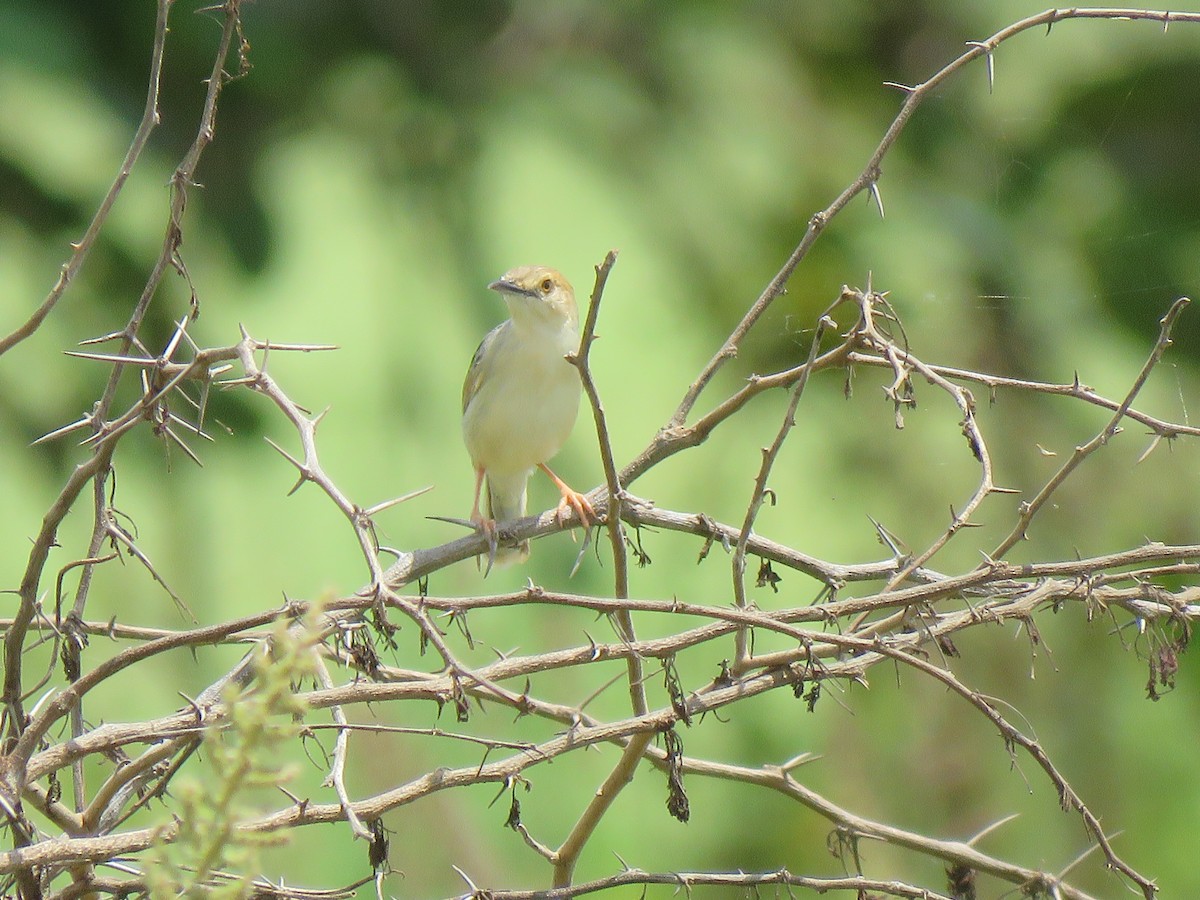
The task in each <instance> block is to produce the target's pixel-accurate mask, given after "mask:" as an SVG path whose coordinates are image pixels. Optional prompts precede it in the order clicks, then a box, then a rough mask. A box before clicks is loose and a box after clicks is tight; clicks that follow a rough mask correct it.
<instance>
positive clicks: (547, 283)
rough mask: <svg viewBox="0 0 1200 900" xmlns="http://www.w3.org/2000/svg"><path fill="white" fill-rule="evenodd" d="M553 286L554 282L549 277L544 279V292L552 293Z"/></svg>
mask: <svg viewBox="0 0 1200 900" xmlns="http://www.w3.org/2000/svg"><path fill="white" fill-rule="evenodd" d="M553 287H554V282H553V281H551V280H550V279H549V278H543V279H542V293H543V294H548V293H550V289H551V288H553Z"/></svg>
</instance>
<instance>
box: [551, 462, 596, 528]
mask: <svg viewBox="0 0 1200 900" xmlns="http://www.w3.org/2000/svg"><path fill="white" fill-rule="evenodd" d="M538 468H539V469H541V470H542V471H543V472H545V473H546V474H547V475H549V476H550V480H551V481H553V482H554V484H555V486H556V487H557V488H558V492H559V493H560V494H562V500H560V501H559V502H558V508H557V509H555V510H554V517H555V518H556V519H557V520H558V524H559V525H562V524H563V523H564V521H565V519H566V517H567V516H569V515H570V511H571V510H574V511H575V514H576V515H578V516H579V521H580V522H582V523H583V526H584V527H585V528H588V527H590V526H592V525H593V524H595V522H596V518H597V517H596V510H594V509H592V504H591V503H589V502H588V498H587V497H585V496H584V495H583V494H581V493H579V491H576V490H573V489H572V488H571V487H570V486H569V485H568V484H567V483H566V482H565V481H563V480H562V479H561V478H559V477H558V476H557V475H555V474H554V473H553V472H551V471H550V467H549V466H548V465H546V464H545V463H540V464H539V465H538Z"/></svg>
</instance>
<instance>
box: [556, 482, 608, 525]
mask: <svg viewBox="0 0 1200 900" xmlns="http://www.w3.org/2000/svg"><path fill="white" fill-rule="evenodd" d="M560 490H561V491H562V499H561V500H559V501H558V506H557V507H556V508H555V510H554V518H555V519H556V520H557V521H558V524H559V526H560V527H561V526H562V525H563V524H564V523H565V522H566V519H567V517H568V516H570V515H571V512H572V511H574V512H575V514H576V515H577V516H579V521H580V522H582V523H583V527H584V528H590V527H591V526H592V525H593V524H595V522H596V518H597V516H596V510H594V509H593V508H592V504H591V502H590V501H589V500H588V498H587V497H586V496H585V495H583V494H581V493H579V492H578V491H573V490H571V489H570V488H569V487H567V486H566V485H565V484H564V485H562V487H561V488H560Z"/></svg>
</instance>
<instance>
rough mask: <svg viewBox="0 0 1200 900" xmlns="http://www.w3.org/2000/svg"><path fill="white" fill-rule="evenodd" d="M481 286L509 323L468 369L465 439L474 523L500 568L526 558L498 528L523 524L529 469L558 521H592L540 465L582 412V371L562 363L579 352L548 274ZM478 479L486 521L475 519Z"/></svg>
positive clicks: (558, 287) (572, 323) (561, 288)
mask: <svg viewBox="0 0 1200 900" xmlns="http://www.w3.org/2000/svg"><path fill="white" fill-rule="evenodd" d="M488 287H489V288H490V289H491V290H493V291H497V292H498V293H499V294H500V295H501V296H502V297H503V298H504V301H505V303H507V304H508V311H509V315H510V316H511V318H510V319H508V321H506V322H503V323H501V324H500V325H497V326H496V327H495V328H493V329H492V330H491V331H490V332H488V334H487V336H486V337H485V338H484V339H483V341H482V343H480V345H479V349H478V350H476V351H475V357H474V359H472V360H471V367H470V368H469V369H468V370H467V378H466V381H465V382H463V393H462V405H463V418H462V431H463V442H464V443H465V444H466V445H467V453H469V454H470V456H471V463H472V465H473V466H474V467H475V503H474V505H473V506H472V508H471V521H472V522H474V523H475V524H476V525H478V526H479V527H480V528H481V529H482V530H483V532H484V533H485V534H486V535H487V536H488V541H489V544H490V545H491V556H492V557H493V560H492V561H494V562H495V563H496V564H497V565H506V564H508V563H513V562H524V561H525V560H526V559H528V558H529V542H528V541H521V542H520V543H519V544H517V545H516V546H509V547H499V548H497V547H496V546H495V541H496V523H497V522H498V521H499V522H503V521H507V520H510V519H516V518H520V517H521V516H523V515H525V486H526V484H527V482H528V481H529V476H530V475H532V474H533V470H534V469H535V468H539V469H541V470H542V471H543V472H545V473H546V474H547V475H549V476H550V479H551V480H552V481H553V482H554V484H555V485H556V486H557V487H558V490H559V492H560V493H561V494H562V500H561V501H560V502H559V504H558V509H557V511H556V515H557V516H558V518H559V521H560V522H561V521H562V517H563V516H564V515H566V514H567V512H568V510H574V511H575V512H576V513H578V515H579V518H580V520H581V521H582V522H583V524H584V525H590V524H591V523H592V522H593V521H594V520H595V517H596V513H595V510H593V509H592V505H591V503H589V502H588V500H587V498H586V497H584V496H583V494H580V493H578V492H577V491H574V490H572V489H571V488H570V487H568V486H567V484H566V483H565V482H564V481H563V480H562V479H561V478H559V477H558V476H557V475H555V474H554V473H553V472H552V471H550V467H549V466H547V465H546V462H547V461H548V460H549V459H550V458H551V457H553V456H554V454H556V453H557V452H558V451H559V448H561V447H562V445H563V443H564V442H565V441H566V440H567V437H568V436H569V435H570V433H571V429H572V427H574V425H575V417H576V415H577V414H578V412H579V395H580V391H581V384H580V381H579V372H578V371H577V370H576V369H575V367H574V366H573V365H571V364H570V363H569V362H567V360H566V359H565V358H564V357H565V356H566V355H567V354H568V353H572V352H574V351H575V350H577V349H578V342H579V336H578V332H579V312H578V310H577V308H576V306H575V292H574V290H573V289H572V288H571V285H570V283H569V282H568V281H567V279H565V278H564V277H563V276H562V275H561V274H560V273H558V272H556V271H555V270H554V269H550V268H547V267H546V266H521V267H519V268H516V269H512V270H511V271H509V272H507V273H505V275H504V276H503V277H502V278H500V279H499V280H498V281H493V282H492V283H491V284H489V285H488ZM485 478H486V479H487V515H486V516H484V515H483V514H482V513H480V511H479V500H480V494H481V492H482V488H483V483H484V479H485ZM490 565H491V562H489V567H490Z"/></svg>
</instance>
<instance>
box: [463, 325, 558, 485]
mask: <svg viewBox="0 0 1200 900" xmlns="http://www.w3.org/2000/svg"><path fill="white" fill-rule="evenodd" d="M570 337H572V338H573V335H571V336H570ZM546 338H550V340H547V339H546ZM548 344H550V346H548ZM564 347H565V349H564ZM572 349H574V347H573V346H571V345H569V344H568V343H567V341H566V340H565V339H564V338H563V337H562V336H559V335H553V336H551V335H546V336H543V338H542V339H540V340H530V339H529V338H528V337H527V336H525V335H521V334H519V333H517V332H515V330H513V329H506V330H505V332H502V333H501V334H499V335H497V340H496V346H494V347H492V348H491V351H492V352H491V353H490V354H489V356H491V357H492V358H491V359H489V360H486V361H485V366H486V368H485V370H484V373H483V378H482V379H481V382H480V385H479V388H478V390H477V391H476V392H475V395H474V396H473V397H472V398H471V400H470V402H469V403H468V404H467V408H466V410H465V411H464V413H463V438H464V440H465V442H466V445H467V451H468V452H469V453H470V455H471V459H472V461H473V462H474V463H475V465H476V466H482V467H483V468H484V469H485V470H486V471H489V472H496V473H517V472H521V471H527V470H529V469H532V468H533V467H534V466H536V465H538V464H539V463H544V462H546V461H547V460H549V459H550V458H551V457H552V456H554V454H555V453H557V452H558V451H559V449H560V448H561V447H562V445H563V443H564V442H565V441H566V439H567V437H568V436H569V435H570V433H571V429H572V427H573V426H574V424H575V417H576V415H577V414H578V411H579V396H580V383H579V373H578V371H577V370H576V369H575V367H574V366H572V365H571V364H570V363H568V362H567V361H566V360H565V359H563V356H564V355H565V354H566V353H568V352H570V351H571V350H572Z"/></svg>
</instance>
